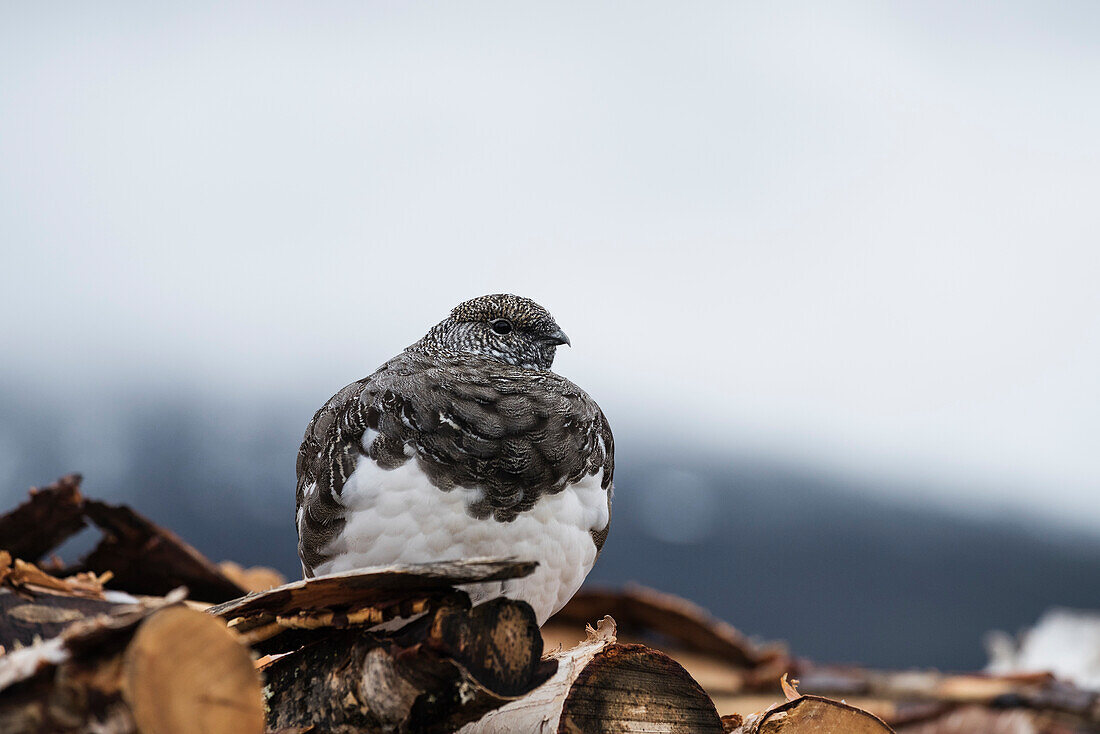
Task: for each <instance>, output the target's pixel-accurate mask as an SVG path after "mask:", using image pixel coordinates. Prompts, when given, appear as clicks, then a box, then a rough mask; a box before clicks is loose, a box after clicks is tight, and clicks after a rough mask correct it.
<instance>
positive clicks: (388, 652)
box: [264, 595, 555, 734]
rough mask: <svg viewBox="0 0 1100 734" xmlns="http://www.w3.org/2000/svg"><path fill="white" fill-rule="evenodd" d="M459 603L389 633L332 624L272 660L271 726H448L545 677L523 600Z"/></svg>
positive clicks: (546, 668) (547, 669)
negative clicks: (337, 627) (338, 627)
mask: <svg viewBox="0 0 1100 734" xmlns="http://www.w3.org/2000/svg"><path fill="white" fill-rule="evenodd" d="M463 597H464V595H463ZM463 601H465V602H466V604H465V607H459V606H455V605H450V604H448V605H445V606H442V607H440V608H438V609H435V610H433V612H432V613H431V614H430V615H429V616H426V617H423V618H421V619H419V620H416V621H414V622H412V623H410V624H409V625H407V626H406V627H405V628H403V629H402V630H401V631H399V632H397V633H395V634H394V635H392V636H389V635H382V634H374V633H371V632H366V631H363V630H362V629H361V628H360V629H356V628H352V629H348V630H336V631H331V630H330V631H328V632H327V633H326V634H325V635H324V637H323V638H321V639H318V640H316V641H314V642H311V643H309V644H307V645H306V646H305V647H303V648H302V649H301V650H298V651H297V652H294V653H290V654H287V655H284V656H282V657H279V658H277V659H276V660H274V662H272V663H270V664H269V665H267V666H266V667H265V668H264V676H265V679H266V690H267V691H268V692H269V698H268V700H267V706H268V711H269V715H268V727H269V729H271V730H276V731H281V730H290V731H293V730H311V731H324V732H333V733H337V734H338V733H340V732H348V733H350V732H368V733H369V732H427V733H430V732H439V733H441V734H442V733H443V732H453V731H455V729H457V728H458V727H460V726H462V725H463V724H465V723H467V722H469V721H473V720H476V719H477V718H478V717H480V716H482V715H483V714H484V713H485V712H487V711H489V710H491V709H493V708H496V707H498V706H500V705H501V704H503V703H506V702H508V701H512V700H515V699H516V698H518V697H520V696H522V695H524V694H525V693H527V692H528V691H530V690H532V689H533V688H535V687H536V686H537V685H539V684H540V683H542V682H543V681H545V680H546V679H547V678H549V677H550V675H551V674H552V673H553V671H554V670H555V665H554V664H553V663H544V662H541V661H540V657H541V653H542V638H541V637H540V635H539V629H538V625H537V624H536V622H535V615H534V611H533V610H532V609H531V607H530V606H529V605H527V604H526V603H524V602H515V601H511V600H509V599H503V598H502V599H494V600H492V601H489V602H487V603H485V604H481V605H479V606H477V607H475V608H473V609H470V608H469V603H468V600H466V599H463ZM309 727H313V729H309Z"/></svg>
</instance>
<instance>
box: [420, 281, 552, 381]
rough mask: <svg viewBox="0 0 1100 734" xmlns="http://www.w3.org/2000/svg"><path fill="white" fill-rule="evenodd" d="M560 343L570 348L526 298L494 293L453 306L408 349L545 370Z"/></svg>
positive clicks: (542, 310) (547, 315) (548, 318)
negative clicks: (455, 353) (486, 359)
mask: <svg viewBox="0 0 1100 734" xmlns="http://www.w3.org/2000/svg"><path fill="white" fill-rule="evenodd" d="M561 344H569V337H567V336H566V335H565V332H563V331H562V330H561V328H560V327H559V326H558V324H557V322H555V321H554V317H553V316H551V315H550V312H549V311H547V310H546V309H545V308H543V307H542V306H540V305H539V304H537V303H535V302H534V301H532V300H531V299H530V298H521V297H520V296H513V295H512V294H510V293H494V294H491V295H487V296H480V297H479V298H473V299H471V300H469V301H466V302H464V303H460V304H459V305H457V306H455V308H454V309H453V310H452V311H451V315H450V316H448V317H447V318H445V319H443V321H440V322H439V323H438V324H436V325H435V326H433V327H432V328H431V330H430V331H429V332H428V333H427V335H425V337H424V338H423V339H421V340H420V341H418V342H417V343H416V344H413V345H412V346H411V347H409V349H413V350H419V351H426V352H440V351H450V352H457V353H460V354H476V355H480V356H483V357H488V358H490V359H496V360H499V361H501V362H506V363H508V364H513V365H517V366H519V367H527V368H529V369H542V370H548V369H550V367H551V366H552V365H553V364H554V354H555V352H556V351H557V347H558V346H559V345H561Z"/></svg>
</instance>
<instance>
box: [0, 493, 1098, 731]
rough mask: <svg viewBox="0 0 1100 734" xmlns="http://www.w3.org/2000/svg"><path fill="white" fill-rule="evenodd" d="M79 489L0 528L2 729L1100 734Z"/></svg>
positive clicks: (694, 619) (635, 605) (1030, 689)
mask: <svg viewBox="0 0 1100 734" xmlns="http://www.w3.org/2000/svg"><path fill="white" fill-rule="evenodd" d="M79 484H80V480H79V477H76V476H70V477H65V478H63V479H61V480H60V481H58V482H57V483H56V484H54V485H51V486H49V487H46V488H43V489H40V490H34V491H32V493H31V495H30V497H29V499H28V500H27V501H26V502H24V503H23V504H21V505H19V506H18V507H16V508H15V509H13V510H12V511H11V512H9V513H7V514H6V515H3V516H0V549H2V550H0V646H2V649H0V732H4V734H7V733H8V732H11V733H12V734H16V733H19V732H103V733H113V734H128V733H130V732H143V733H144V734H150V733H153V732H165V733H168V732H206V733H210V734H218V733H219V732H232V733H233V734H238V733H240V734H248V733H249V732H257V733H259V732H265V731H266V732H284V733H286V734H290V733H291V732H295V733H305V732H456V731H461V732H463V734H479V733H488V732H527V731H532V732H535V731H538V732H554V731H557V732H628V731H630V732H636V731H662V732H703V733H706V732H714V733H715V734H718V733H720V732H738V733H739V734H778V733H779V732H785V733H786V734H804V733H807V732H819V731H824V732H830V731H833V732H842V731H843V732H856V733H857V734H858V733H861V732H862V733H871V732H873V733H881V732H890V731H895V730H896V731H898V732H919V733H920V734H938V733H944V734H946V733H947V732H956V731H957V732H962V731H1006V732H1033V733H1034V734H1044V733H1045V734H1055V733H1057V734H1066V733H1069V732H1086V731H1096V730H1097V729H1096V728H1095V727H1096V726H1097V724H1098V722H1100V704H1098V702H1097V699H1096V696H1095V695H1094V694H1091V693H1088V692H1085V691H1080V690H1078V689H1076V688H1074V687H1072V686H1068V685H1067V684H1065V683H1063V682H1059V681H1056V680H1054V679H1053V678H1050V677H1049V676H1022V677H1016V678H1012V677H989V676H942V675H939V674H935V673H922V674H912V673H905V674H902V673H895V674H890V673H873V672H870V671H864V670H860V669H855V668H848V669H839V668H829V667H821V666H813V665H811V664H809V663H806V662H804V661H799V660H795V659H793V658H791V656H789V655H788V654H787V653H786V651H785V650H784V649H783V648H782V647H779V646H774V645H772V646H764V645H758V644H755V643H753V642H751V641H749V640H747V639H746V638H745V637H744V636H742V635H741V634H740V633H738V632H737V630H735V629H734V628H732V627H731V626H729V625H727V624H725V623H723V622H720V621H718V620H715V619H713V618H711V617H710V616H709V615H707V614H706V613H705V612H704V611H702V610H700V609H698V608H697V607H695V606H693V605H691V604H690V603H688V602H686V601H684V600H682V599H678V598H676V597H671V596H668V595H664V594H659V593H657V592H654V591H650V590H646V589H641V588H633V589H627V590H626V591H621V592H600V591H594V592H586V593H582V594H580V595H578V596H577V597H576V598H575V599H574V600H573V602H571V603H570V604H569V605H568V606H567V607H566V608H565V609H564V610H562V612H560V613H559V614H558V615H557V616H556V617H555V618H554V619H553V620H551V622H550V623H548V624H547V625H546V626H545V627H544V629H542V630H541V631H540V630H539V628H538V626H537V625H536V623H535V618H534V614H533V612H532V610H531V608H530V607H529V606H528V605H526V604H525V603H522V602H514V601H510V600H506V599H498V600H495V601H491V602H488V603H485V604H481V605H478V606H476V607H472V606H471V605H470V602H469V598H468V597H467V595H466V594H465V593H464V592H463V591H461V590H460V587H461V586H462V585H463V584H469V583H477V582H485V581H496V580H504V579H509V578H517V577H521V576H523V575H525V574H528V573H531V572H532V571H533V570H534V564H532V563H529V562H525V561H523V560H500V559H485V560H470V561H465V562H453V563H438V564H428V565H421V566H403V567H392V568H383V569H369V570H364V571H357V572H349V573H345V574H338V575H333V576H326V577H321V578H317V579H310V580H308V581H297V582H293V583H289V584H286V583H283V580H282V579H281V578H280V577H279V576H278V575H277V574H275V573H274V572H272V571H270V570H268V569H242V568H241V567H240V566H237V565H235V564H231V563H223V564H221V565H216V564H214V563H212V562H211V561H209V560H208V559H206V558H205V557H204V556H203V555H202V554H200V553H199V552H198V551H197V550H195V549H194V548H192V547H191V546H190V545H188V544H187V543H186V542H184V541H183V540H182V539H180V538H179V537H177V536H176V535H174V534H173V533H171V532H170V531H168V530H166V529H165V528H162V527H160V526H158V525H157V524H155V523H153V522H152V521H150V520H149V519H147V518H144V517H142V516H141V515H139V514H138V513H136V512H134V511H133V510H132V509H130V508H128V507H125V506H120V505H111V504H108V503H104V502H99V501H95V500H91V499H86V498H84V497H83V495H82V494H81V492H80V487H79ZM89 525H91V526H94V527H95V528H98V529H99V531H100V533H101V538H100V540H99V543H98V545H96V546H95V548H94V549H93V550H92V551H91V552H90V553H88V554H87V555H86V556H85V557H84V558H83V559H81V560H80V561H79V562H77V563H74V564H66V563H63V562H62V561H60V560H59V559H57V558H54V557H48V554H50V553H51V552H52V551H54V550H55V549H56V548H57V547H58V546H59V545H60V544H61V543H62V542H63V541H64V540H65V539H67V538H68V537H70V536H71V535H73V534H75V533H77V532H79V531H81V530H82V529H83V528H85V527H87V526H89ZM792 676H797V677H799V678H800V679H801V684H800V687H801V689H802V691H804V692H808V693H812V694H814V695H802V694H800V693H799V692H798V690H796V685H798V684H796V682H795V681H794V680H793V679H792ZM840 698H844V699H846V701H847V702H843V701H840V700H836V699H840ZM716 704H717V706H716ZM719 712H721V713H724V714H726V715H725V716H719ZM753 712H756V713H753ZM891 726H893V727H894V728H893V729H891ZM1090 727H1093V728H1090Z"/></svg>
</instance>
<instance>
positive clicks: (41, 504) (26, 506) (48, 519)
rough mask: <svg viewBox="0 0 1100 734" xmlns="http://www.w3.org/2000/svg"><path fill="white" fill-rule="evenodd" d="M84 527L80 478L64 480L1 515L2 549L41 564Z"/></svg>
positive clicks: (75, 476) (76, 476)
mask: <svg viewBox="0 0 1100 734" xmlns="http://www.w3.org/2000/svg"><path fill="white" fill-rule="evenodd" d="M83 527H84V498H83V497H82V496H81V495H80V475H79V474H70V475H68V476H64V477H61V478H60V479H58V480H57V481H56V482H54V483H53V484H51V485H50V486H48V487H43V488H41V489H32V490H31V492H30V497H29V498H28V499H27V501H26V502H24V503H23V504H21V505H19V506H18V507H16V508H15V509H14V510H12V511H11V512H8V513H6V514H5V515H3V516H0V549H3V550H6V551H8V552H9V553H11V555H12V556H13V557H15V558H23V559H25V560H27V561H37V560H38V559H40V558H41V557H42V556H44V555H46V553H48V552H49V551H51V550H52V549H54V548H56V547H57V546H58V545H60V544H61V542H62V541H64V540H65V539H66V538H68V537H69V536H70V535H74V534H76V533H77V532H79V531H80V530H81V529H82V528H83Z"/></svg>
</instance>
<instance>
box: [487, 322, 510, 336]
mask: <svg viewBox="0 0 1100 734" xmlns="http://www.w3.org/2000/svg"><path fill="white" fill-rule="evenodd" d="M489 328H490V329H492V330H493V331H495V332H496V333H498V334H510V333H511V332H512V322H511V321H509V320H508V319H493V320H492V321H490V322H489Z"/></svg>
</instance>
